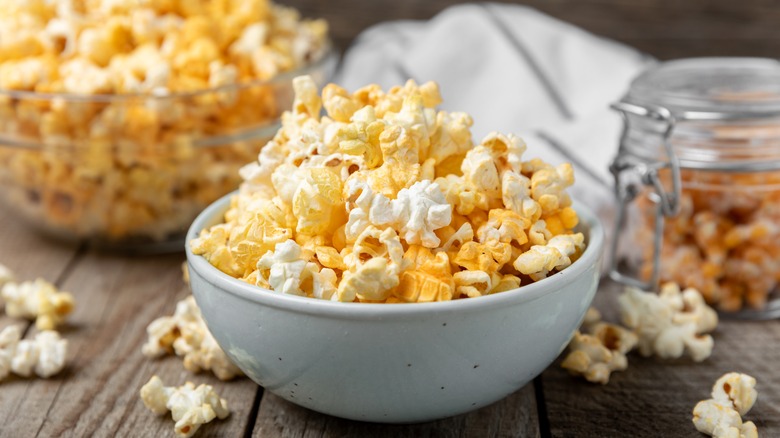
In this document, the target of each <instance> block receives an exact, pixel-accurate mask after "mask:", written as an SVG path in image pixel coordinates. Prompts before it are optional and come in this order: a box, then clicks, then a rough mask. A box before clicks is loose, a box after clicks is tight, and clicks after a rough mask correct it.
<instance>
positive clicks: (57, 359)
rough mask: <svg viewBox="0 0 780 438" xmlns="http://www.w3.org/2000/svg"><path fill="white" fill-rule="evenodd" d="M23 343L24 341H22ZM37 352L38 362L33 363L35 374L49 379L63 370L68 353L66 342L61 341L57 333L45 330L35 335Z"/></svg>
mask: <svg viewBox="0 0 780 438" xmlns="http://www.w3.org/2000/svg"><path fill="white" fill-rule="evenodd" d="M22 342H24V341H22ZM35 344H36V345H37V350H38V360H37V361H36V363H35V374H37V375H38V376H40V377H43V378H47V377H51V376H53V375H55V374H57V373H59V372H60V371H62V369H63V368H65V356H66V355H67V351H68V341H67V340H65V339H62V338H61V337H60V335H59V333H57V332H55V331H53V330H46V331H43V332H40V333H38V334H37V335H35Z"/></svg>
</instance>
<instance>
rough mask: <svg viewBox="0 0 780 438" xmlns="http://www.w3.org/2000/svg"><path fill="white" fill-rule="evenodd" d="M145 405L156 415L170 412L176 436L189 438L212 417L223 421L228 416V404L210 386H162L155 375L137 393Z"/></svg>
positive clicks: (190, 384) (189, 383)
mask: <svg viewBox="0 0 780 438" xmlns="http://www.w3.org/2000/svg"><path fill="white" fill-rule="evenodd" d="M140 395H141V400H142V401H143V403H144V405H145V406H146V407H147V408H149V410H151V411H152V412H154V413H155V414H157V415H163V414H165V413H166V412H168V411H171V417H172V418H173V421H175V422H176V424H175V425H174V431H175V433H176V436H180V437H191V436H192V435H194V434H195V432H197V431H198V429H200V427H201V426H202V425H204V424H206V423H210V422H211V421H212V420H214V419H215V418H219V419H220V420H224V419H225V418H227V417H228V415H230V411H229V410H228V406H227V401H225V399H223V398H220V397H219V395H217V393H216V392H215V391H214V388H213V387H212V386H211V385H205V384H201V385H198V387H195V385H194V384H193V383H191V382H187V383H185V384H184V385H182V386H179V387H173V386H164V385H163V382H162V380H160V378H159V377H157V376H152V378H151V379H150V380H149V382H147V383H146V384H145V385H144V386H143V387H141V391H140Z"/></svg>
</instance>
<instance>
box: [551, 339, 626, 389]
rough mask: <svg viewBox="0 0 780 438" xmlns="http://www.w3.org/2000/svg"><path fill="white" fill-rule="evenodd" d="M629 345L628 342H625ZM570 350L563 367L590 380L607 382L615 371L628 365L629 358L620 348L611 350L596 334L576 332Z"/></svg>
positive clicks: (570, 343)
mask: <svg viewBox="0 0 780 438" xmlns="http://www.w3.org/2000/svg"><path fill="white" fill-rule="evenodd" d="M625 345H628V344H625ZM569 349H570V352H569V354H568V355H567V356H566V358H564V360H563V362H562V363H561V367H563V368H565V369H567V370H568V371H569V372H570V373H572V374H574V375H581V376H583V377H585V379H587V380H588V381H589V382H594V383H601V384H607V383H608V382H609V377H610V375H611V374H612V372H613V371H622V370H625V369H626V368H627V367H628V360H627V359H626V356H625V354H624V353H622V352H621V351H619V350H610V349H609V348H607V347H606V346H604V344H602V342H601V341H600V340H599V339H598V338H596V337H595V336H591V335H587V334H582V333H580V332H579V331H576V332H574V337H573V338H572V340H571V342H569Z"/></svg>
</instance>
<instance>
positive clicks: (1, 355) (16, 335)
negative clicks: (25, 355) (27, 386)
mask: <svg viewBox="0 0 780 438" xmlns="http://www.w3.org/2000/svg"><path fill="white" fill-rule="evenodd" d="M21 339H22V326H20V325H11V326H8V327H6V328H4V329H3V331H0V381H2V380H3V379H5V378H6V377H8V375H9V374H10V373H11V362H12V361H13V358H14V353H15V352H16V345H17V344H18V343H19V341H20V340H21Z"/></svg>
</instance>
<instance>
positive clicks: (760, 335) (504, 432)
mask: <svg viewBox="0 0 780 438" xmlns="http://www.w3.org/2000/svg"><path fill="white" fill-rule="evenodd" d="M461 2H462V1H458V0H427V1H418V0H372V1H370V2H369V1H356V0H329V1H324V0H286V1H284V2H283V3H286V4H290V5H293V6H296V7H298V8H299V9H301V10H302V12H303V13H304V15H306V16H312V17H324V18H326V19H328V20H329V21H330V23H331V30H332V34H333V36H334V40H335V41H336V44H337V45H338V46H339V47H340V48H341V49H342V50H343V49H344V48H346V47H347V46H348V44H349V43H350V42H351V41H352V39H353V38H354V37H355V36H356V35H357V34H358V33H359V32H360V31H362V30H363V29H365V28H366V27H368V26H370V25H372V24H374V23H377V22H379V21H383V20H393V19H426V18H430V17H432V16H433V15H435V14H436V13H438V12H439V11H441V10H442V9H444V8H445V7H446V6H448V5H450V4H455V3H461ZM514 3H521V4H526V5H529V6H532V7H535V8H537V9H539V10H541V11H543V12H546V13H549V14H551V15H553V16H555V17H558V18H561V19H563V20H566V21H569V22H571V23H573V24H575V25H578V26H580V27H582V28H584V29H586V30H589V31H591V32H593V33H596V34H598V35H602V36H605V37H609V38H613V39H616V40H618V41H622V42H624V43H627V44H629V45H632V46H634V47H636V48H638V49H640V50H643V51H645V52H647V53H649V54H651V55H653V56H656V57H658V58H661V59H667V58H675V57H685V56H707V55H742V56H770V57H776V56H777V48H778V47H780V32H778V31H777V24H776V23H777V22H778V21H780V8H777V7H776V6H777V5H776V2H772V1H764V0H750V1H743V2H733V1H729V0H688V1H677V0H527V1H523V2H514ZM182 261H183V255H168V256H155V257H123V256H120V255H116V254H113V255H112V254H104V253H98V252H95V251H93V250H90V249H87V248H82V247H79V246H77V245H63V244H59V243H55V242H52V241H49V240H47V239H44V238H41V237H38V236H37V235H36V234H35V233H33V232H31V231H30V230H29V229H28V228H27V227H25V226H24V225H23V224H21V223H20V221H19V220H17V219H15V218H13V217H11V216H9V215H8V213H7V212H6V211H5V210H4V209H3V207H0V263H3V264H6V265H8V266H9V267H11V268H12V269H13V270H14V271H15V272H16V274H17V276H18V277H19V278H20V279H30V280H31V279H34V278H36V277H43V278H45V279H47V280H49V281H52V282H55V283H56V284H57V285H58V286H60V287H62V288H63V289H65V290H69V291H71V292H72V293H73V294H74V295H75V297H76V300H77V308H76V311H75V313H74V314H73V315H72V317H71V318H70V320H69V323H68V324H67V325H66V326H65V327H64V328H63V329H62V330H61V331H62V334H63V336H65V337H66V338H67V339H68V341H69V344H70V345H69V354H68V366H67V368H66V369H65V371H64V372H63V373H62V374H60V375H58V376H56V377H54V378H51V379H48V380H41V379H22V378H16V377H9V378H8V379H6V380H5V381H3V382H2V383H0V437H13V438H16V437H27V436H43V437H50V436H79V437H80V436H131V437H141V436H143V437H146V436H173V422H172V421H171V420H170V417H169V416H163V417H157V416H155V415H153V414H152V413H151V412H149V411H147V410H146V409H145V408H144V407H143V404H142V403H141V402H140V399H139V397H138V391H139V389H140V387H141V386H142V385H143V384H144V383H145V382H146V381H147V380H148V379H149V378H150V377H151V376H152V375H154V374H158V375H160V376H161V377H162V379H163V381H165V382H166V384H181V383H184V382H185V381H187V380H192V381H194V382H199V383H200V382H205V383H209V384H212V385H214V386H215V388H216V389H217V391H218V392H219V393H220V394H221V395H222V396H223V397H225V398H227V399H228V400H229V401H230V406H231V410H232V413H231V416H230V417H229V418H228V419H227V420H224V421H214V422H213V423H210V424H208V425H206V426H204V427H203V428H202V429H201V431H199V432H198V435H197V436H202V437H203V436H220V437H222V436H231V437H232V436H247V437H248V436H256V437H278V436H284V437H315V436H317V437H319V436H327V437H336V436H338V437H365V436H380V437H381V436H387V437H394V436H420V437H461V436H462V437H472V436H473V437H486V436H490V437H509V436H555V437H569V436H599V437H611V436H615V437H625V436H637V437H642V436H647V437H658V436H690V437H697V436H702V435H701V434H699V433H698V432H696V430H695V428H694V427H693V425H692V424H691V421H690V416H691V415H690V413H691V410H692V408H693V406H694V405H695V403H696V402H697V401H698V400H700V399H704V398H707V397H708V393H709V389H710V387H711V385H712V383H713V382H714V380H715V379H716V378H717V377H718V376H720V375H721V374H722V373H724V372H727V371H742V372H746V373H748V374H751V375H753V376H754V377H756V378H757V379H758V382H759V383H758V391H759V400H758V403H757V404H756V406H755V407H754V408H753V410H752V411H751V412H750V413H749V414H748V416H747V418H749V419H751V420H753V421H754V422H755V423H756V424H757V426H758V429H759V432H760V434H761V436H780V368H778V366H777V364H778V363H780V348H778V346H780V321H768V322H744V321H725V322H722V323H721V325H720V326H719V328H718V331H717V332H716V333H715V339H716V347H715V352H714V355H713V357H712V358H711V359H709V360H708V361H706V362H704V363H702V364H693V363H691V362H688V361H684V360H681V361H672V362H669V361H660V360H656V359H645V358H641V357H639V356H637V355H636V354H632V355H630V356H629V362H630V365H629V369H628V370H627V371H625V372H621V373H616V374H614V375H613V378H612V380H611V381H610V383H609V385H606V386H601V385H592V384H589V383H587V382H584V381H581V380H578V379H575V378H573V377H571V376H569V375H568V374H567V373H565V372H564V371H563V370H561V369H560V367H559V366H558V363H559V361H560V359H559V360H558V361H556V363H555V364H553V365H552V366H550V367H549V368H548V369H547V370H546V371H545V372H544V373H543V374H542V375H541V376H540V377H539V378H537V379H536V380H535V381H534V382H533V383H531V384H529V385H527V386H526V387H524V388H522V389H521V390H520V391H518V392H516V393H515V394H513V395H511V396H510V397H508V398H506V399H504V400H502V401H500V402H498V403H496V404H494V405H492V406H488V407H486V408H483V409H481V410H478V411H475V412H473V413H470V414H467V415H462V416H458V417H454V418H450V419H445V420H441V421H437V422H432V423H424V424H415V425H400V426H399V425H377V424H369V423H360V422H354V421H347V420H341V419H337V418H333V417H329V416H326V415H322V414H318V413H315V412H312V411H308V410H306V409H303V408H300V407H297V406H295V405H293V404H290V403H289V402H286V401H284V400H282V399H280V398H278V397H276V396H274V395H273V394H270V393H264V391H263V390H262V388H259V387H258V386H257V385H255V384H254V383H252V382H251V381H249V380H248V379H239V380H236V381H233V382H228V383H225V382H220V381H218V380H217V379H215V378H214V377H212V376H210V375H209V374H200V375H192V374H190V373H189V372H187V371H186V370H184V369H183V367H182V366H181V362H180V360H179V359H178V358H175V357H167V358H163V359H159V360H150V359H147V358H145V357H143V355H142V354H141V345H142V344H143V342H144V341H145V336H146V334H145V327H146V325H147V324H148V323H149V322H150V321H151V320H153V319H154V318H156V317H158V316H161V315H165V314H170V313H172V312H173V309H174V306H175V303H176V301H177V300H179V299H181V298H182V297H184V296H186V295H187V294H188V293H189V292H188V291H187V288H186V286H185V285H184V284H183V282H182V281H181V274H180V264H181V262H182ZM618 292H619V290H618V288H617V287H616V286H615V285H614V284H612V283H610V282H603V284H602V287H601V290H600V292H599V294H598V295H597V299H596V304H597V306H598V307H599V308H601V309H602V310H603V311H604V313H605V314H606V316H607V317H608V318H609V317H611V318H614V317H615V310H614V297H615V295H616V294H617V293H618ZM19 323H22V324H24V326H25V328H26V337H27V338H29V337H31V336H34V333H35V328H34V327H32V326H31V325H30V324H29V323H26V322H23V321H19V320H12V319H10V318H7V317H5V316H2V313H0V329H1V328H3V327H5V326H7V325H9V324H19Z"/></svg>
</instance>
